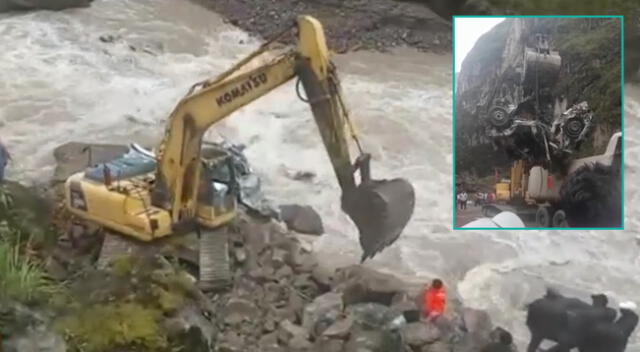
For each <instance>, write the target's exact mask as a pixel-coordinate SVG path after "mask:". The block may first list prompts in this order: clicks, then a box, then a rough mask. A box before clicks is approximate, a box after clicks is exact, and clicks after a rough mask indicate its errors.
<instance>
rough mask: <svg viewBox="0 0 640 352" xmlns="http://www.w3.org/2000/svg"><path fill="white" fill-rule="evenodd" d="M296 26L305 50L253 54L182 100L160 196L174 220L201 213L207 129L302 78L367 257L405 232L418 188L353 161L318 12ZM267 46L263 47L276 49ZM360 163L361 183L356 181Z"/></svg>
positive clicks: (166, 143)
mask: <svg viewBox="0 0 640 352" xmlns="http://www.w3.org/2000/svg"><path fill="white" fill-rule="evenodd" d="M296 27H297V30H298V35H299V44H298V48H297V50H291V51H288V52H285V53H284V54H280V55H277V56H275V58H271V59H270V61H269V62H268V63H267V64H261V65H259V66H258V67H257V68H255V69H250V67H251V64H252V63H253V62H254V61H256V60H257V57H258V56H266V55H257V54H254V55H251V56H249V57H248V58H247V59H245V60H243V61H241V64H240V65H236V66H235V67H234V68H233V69H232V70H229V71H227V72H225V73H224V74H222V75H221V76H219V77H218V78H217V79H216V80H213V81H208V82H205V83H204V84H202V86H201V88H200V89H198V90H195V91H192V92H191V93H190V94H189V95H187V96H186V97H185V98H184V99H183V100H182V101H181V102H180V103H179V104H178V106H177V107H176V108H175V110H174V111H173V113H172V114H171V118H170V121H169V124H168V126H167V130H166V134H165V138H164V140H163V142H162V144H161V147H160V148H159V155H158V161H159V165H158V170H157V171H158V172H157V176H156V178H157V181H156V185H155V188H154V190H153V192H152V194H153V197H152V202H153V203H154V205H156V206H163V207H164V208H165V209H167V210H169V211H170V212H171V217H172V221H173V222H174V223H180V222H183V221H188V220H189V219H191V218H193V217H194V214H195V213H196V208H197V199H198V197H197V192H198V185H199V184H200V173H201V164H200V149H201V145H202V138H203V135H204V133H205V132H206V131H207V129H208V128H209V127H210V126H211V125H213V124H214V123H216V122H218V121H220V120H222V119H224V118H225V117H227V116H229V115H230V114H231V113H232V112H234V111H236V110H237V109H239V108H241V107H243V106H245V105H247V104H249V103H251V102H253V101H254V100H256V99H258V98H260V97H262V96H264V95H266V94H267V93H269V92H270V91H272V90H273V89H275V88H276V87H278V86H280V85H282V84H284V83H286V82H288V81H289V80H291V79H293V78H295V77H298V78H299V79H300V81H301V83H302V85H303V87H304V90H305V92H306V96H307V99H308V100H307V102H308V103H309V104H310V105H311V109H312V112H313V115H314V119H315V122H316V124H317V125H318V128H319V132H320V134H321V136H322V140H323V143H324V146H325V148H326V150H327V152H328V154H329V158H330V160H331V164H332V166H333V169H334V171H335V174H336V177H337V179H338V183H339V185H340V187H341V189H342V199H341V202H342V209H343V210H344V211H345V212H346V213H347V214H348V215H349V216H350V217H351V219H352V220H353V221H354V223H355V224H356V226H357V227H358V229H359V231H360V243H361V246H362V248H363V252H364V253H363V257H362V260H363V261H364V260H365V259H366V258H369V257H373V256H374V255H375V254H376V253H378V252H379V251H381V250H382V249H383V248H385V247H386V246H388V245H390V244H392V243H393V242H395V240H396V239H397V238H398V236H399V235H400V233H401V232H402V230H403V229H404V227H405V226H406V224H407V223H408V221H409V219H410V217H411V215H412V214H413V208H414V204H415V195H414V190H413V187H412V186H411V184H410V183H409V182H407V181H406V180H404V179H394V180H371V179H370V176H369V175H370V171H369V165H368V161H369V158H368V157H367V156H366V154H363V155H362V156H361V157H360V158H359V159H358V161H357V162H356V163H355V164H354V165H352V162H351V157H350V155H349V144H348V140H347V131H346V127H347V126H348V123H350V121H347V120H348V114H347V111H346V108H345V106H344V102H343V101H342V96H341V92H340V85H339V82H338V79H337V73H336V68H335V66H334V65H333V64H332V62H331V61H330V59H329V51H328V49H327V46H326V41H325V37H324V32H323V30H322V26H321V24H320V23H319V22H318V21H317V20H316V19H314V18H312V17H308V16H300V17H299V18H298V21H297V26H296ZM265 47H266V46H265ZM261 50H263V51H264V52H262V53H260V54H265V53H268V52H267V51H266V50H264V48H261ZM357 169H360V173H361V178H362V180H361V183H360V184H356V181H355V175H354V173H355V171H356V170H357Z"/></svg>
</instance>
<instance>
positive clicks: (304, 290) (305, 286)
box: [291, 274, 318, 297]
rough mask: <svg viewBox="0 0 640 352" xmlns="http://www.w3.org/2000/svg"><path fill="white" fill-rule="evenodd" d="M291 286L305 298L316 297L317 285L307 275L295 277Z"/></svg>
mask: <svg viewBox="0 0 640 352" xmlns="http://www.w3.org/2000/svg"><path fill="white" fill-rule="evenodd" d="M291 285H292V286H293V287H294V288H295V289H296V291H298V292H299V293H300V294H302V295H304V296H305V297H315V296H317V295H318V285H316V284H315V282H313V280H311V275H309V274H302V275H298V276H296V277H295V278H294V279H293V282H292V283H291Z"/></svg>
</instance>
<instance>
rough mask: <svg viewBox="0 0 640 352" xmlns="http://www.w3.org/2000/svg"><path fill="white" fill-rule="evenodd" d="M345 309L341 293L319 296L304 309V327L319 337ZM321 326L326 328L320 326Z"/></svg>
mask: <svg viewBox="0 0 640 352" xmlns="http://www.w3.org/2000/svg"><path fill="white" fill-rule="evenodd" d="M343 308H344V306H343V304H342V295H340V294H339V293H335V292H329V293H325V294H324V295H322V296H318V297H316V299H314V300H313V302H311V303H310V304H308V305H307V306H306V307H305V308H304V313H303V315H302V326H303V327H305V328H306V329H307V330H308V331H311V332H312V333H313V334H314V335H315V336H319V335H321V334H322V332H323V330H324V329H326V328H327V327H329V326H331V325H332V324H333V323H334V322H335V320H336V319H337V318H338V316H339V315H340V314H341V312H342V309H343ZM320 324H322V325H324V327H321V326H319V325H320Z"/></svg>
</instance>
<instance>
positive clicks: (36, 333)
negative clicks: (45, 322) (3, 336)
mask: <svg viewBox="0 0 640 352" xmlns="http://www.w3.org/2000/svg"><path fill="white" fill-rule="evenodd" d="M0 350H2V351H6V352H66V351H67V346H66V343H65V341H64V339H63V338H62V336H60V335H58V334H55V333H53V332H52V331H50V330H49V329H48V328H46V327H44V326H40V327H32V328H29V329H28V330H27V331H26V332H25V333H24V334H20V335H17V336H12V337H11V338H9V339H8V340H6V341H2V342H1V345H0Z"/></svg>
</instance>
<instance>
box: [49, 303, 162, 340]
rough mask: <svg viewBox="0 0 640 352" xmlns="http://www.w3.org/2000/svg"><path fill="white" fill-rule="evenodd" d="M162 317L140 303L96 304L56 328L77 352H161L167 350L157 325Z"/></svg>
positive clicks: (61, 322) (71, 316) (59, 323)
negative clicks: (118, 350) (116, 350)
mask: <svg viewBox="0 0 640 352" xmlns="http://www.w3.org/2000/svg"><path fill="white" fill-rule="evenodd" d="M161 314H162V313H161V312H160V311H158V310H155V309H152V308H148V307H144V306H142V305H140V304H137V303H107V304H96V305H93V306H91V307H85V308H84V309H79V310H78V311H77V312H76V313H75V314H73V315H69V316H66V317H64V318H62V319H60V320H58V321H57V322H56V324H55V326H54V328H55V329H56V330H58V331H60V332H62V333H64V334H65V335H66V337H67V338H70V339H72V340H74V341H75V344H74V350H75V351H83V352H106V351H113V350H114V348H118V347H120V348H124V347H126V348H127V351H161V350H163V349H165V348H166V347H167V340H166V337H165V336H164V334H163V333H162V331H161V328H160V326H159V325H158V319H159V317H160V316H161Z"/></svg>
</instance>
